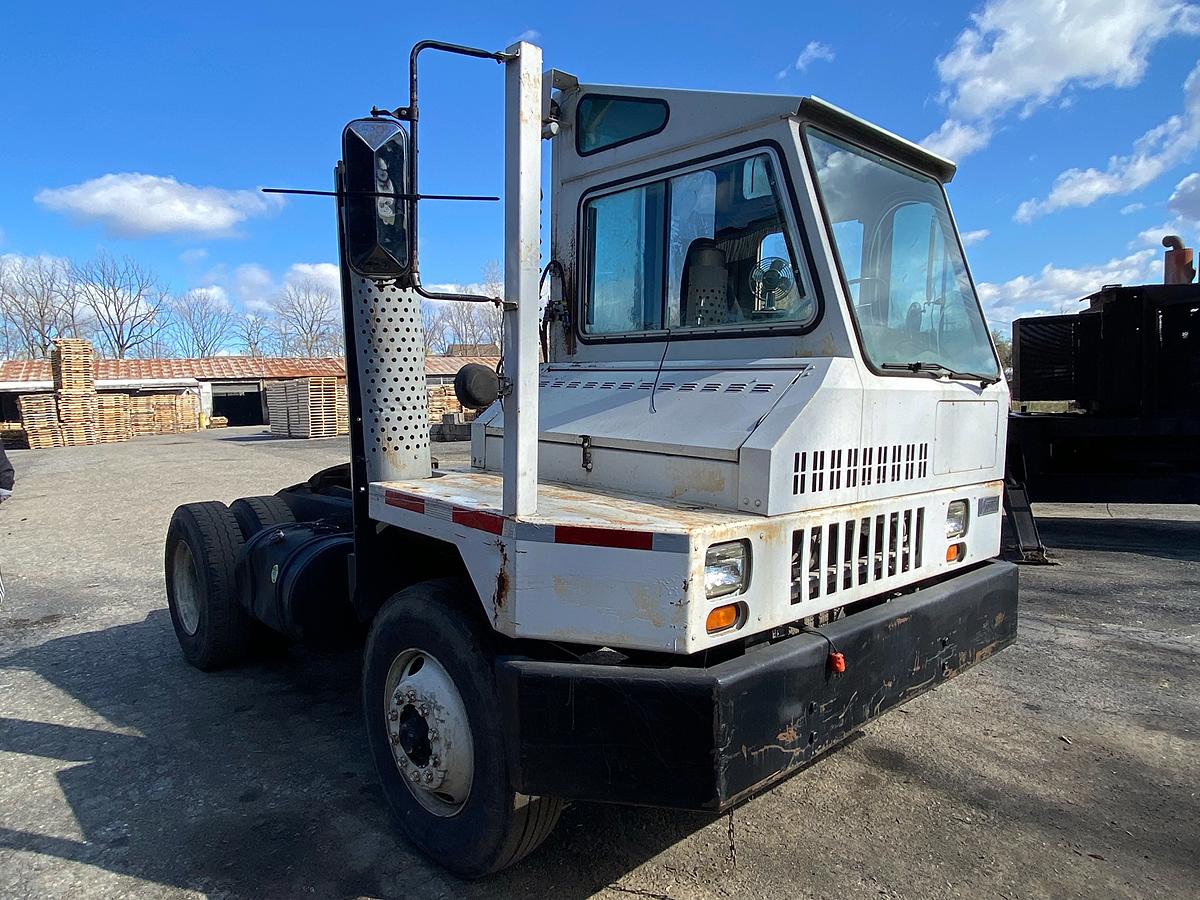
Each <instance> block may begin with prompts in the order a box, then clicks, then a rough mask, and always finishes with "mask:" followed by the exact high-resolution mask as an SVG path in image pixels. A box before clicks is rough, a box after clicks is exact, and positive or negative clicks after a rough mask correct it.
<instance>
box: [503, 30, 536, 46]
mask: <svg viewBox="0 0 1200 900" xmlns="http://www.w3.org/2000/svg"><path fill="white" fill-rule="evenodd" d="M541 39H542V33H541V32H540V31H538V30H537V29H536V28H526V29H525V30H524V31H522V32H521V33H520V34H518V35H517V36H516V37H515V38H513V39H512V40H511V41H509V43H510V44H515V43H516V42H517V41H528V42H529V43H530V44H536V43H537V42H538V41H540V40H541Z"/></svg>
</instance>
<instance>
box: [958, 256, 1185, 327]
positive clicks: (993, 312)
mask: <svg viewBox="0 0 1200 900" xmlns="http://www.w3.org/2000/svg"><path fill="white" fill-rule="evenodd" d="M1159 254H1160V251H1159V250H1154V249H1146V250H1138V251H1136V252H1134V253H1131V254H1130V255H1128V256H1126V257H1123V258H1120V259H1110V260H1109V261H1108V262H1106V263H1100V264H1098V265H1091V266H1082V267H1080V268H1076V269H1072V268H1067V267H1065V266H1056V265H1054V264H1053V263H1049V264H1047V265H1045V266H1043V267H1042V269H1041V271H1039V272H1038V273H1037V274H1035V275H1020V276H1018V277H1016V278H1013V279H1010V280H1009V281H1006V282H1004V283H1003V284H992V283H990V282H986V281H985V282H980V283H979V284H978V285H976V287H977V289H978V291H979V300H980V302H982V303H983V308H984V312H985V314H986V315H987V318H988V321H989V322H990V323H991V324H992V325H995V326H1005V325H1008V323H1010V322H1011V321H1012V320H1013V319H1016V318H1019V317H1021V316H1030V315H1046V314H1048V313H1072V312H1078V311H1079V310H1080V309H1081V308H1082V306H1081V305H1080V304H1079V303H1078V301H1079V300H1080V299H1082V298H1083V297H1086V296H1087V295H1088V294H1091V293H1094V292H1095V291H1098V290H1099V289H1100V288H1101V287H1102V286H1103V285H1106V284H1146V283H1149V282H1153V281H1158V280H1161V277H1162V272H1161V263H1160V260H1161V256H1160V255H1159Z"/></svg>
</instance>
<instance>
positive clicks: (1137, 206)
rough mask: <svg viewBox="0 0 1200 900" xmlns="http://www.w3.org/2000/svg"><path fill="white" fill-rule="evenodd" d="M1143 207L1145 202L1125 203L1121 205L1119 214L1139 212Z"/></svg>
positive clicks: (1126, 214) (1125, 214)
mask: <svg viewBox="0 0 1200 900" xmlns="http://www.w3.org/2000/svg"><path fill="white" fill-rule="evenodd" d="M1145 208H1146V204H1145V203H1127V204H1126V205H1125V206H1122V207H1121V215H1123V216H1128V215H1131V214H1132V213H1135V212H1141V211H1142V210H1143V209H1145Z"/></svg>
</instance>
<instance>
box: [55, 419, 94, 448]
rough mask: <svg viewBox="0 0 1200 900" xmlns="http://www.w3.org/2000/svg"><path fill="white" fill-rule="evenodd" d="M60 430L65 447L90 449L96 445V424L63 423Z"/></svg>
mask: <svg viewBox="0 0 1200 900" xmlns="http://www.w3.org/2000/svg"><path fill="white" fill-rule="evenodd" d="M59 428H60V429H61V431H62V445H63V446H64V447H90V446H91V445H92V444H94V443H96V423H95V422H63V423H62V424H61V425H59Z"/></svg>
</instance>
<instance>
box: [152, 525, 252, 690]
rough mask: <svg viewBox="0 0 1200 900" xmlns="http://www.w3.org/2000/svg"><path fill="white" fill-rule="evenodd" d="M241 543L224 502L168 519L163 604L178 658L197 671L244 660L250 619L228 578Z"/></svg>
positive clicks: (250, 624) (232, 574)
mask: <svg viewBox="0 0 1200 900" xmlns="http://www.w3.org/2000/svg"><path fill="white" fill-rule="evenodd" d="M242 542H243V541H242V532H241V529H240V528H239V527H238V522H237V519H236V518H235V517H234V515H233V513H232V512H230V511H229V508H228V507H226V506H225V504H224V503H218V502H216V501H210V502H207V503H186V504H184V505H183V506H180V507H179V508H178V509H176V510H175V514H174V515H173V516H171V524H170V526H169V527H168V528H167V546H166V554H165V559H164V569H165V572H166V581H167V605H168V606H169V608H170V610H171V624H172V625H174V626H175V637H176V638H178V640H179V646H180V649H182V650H183V656H184V658H185V659H186V660H187V661H188V662H189V663H191V664H192V665H193V666H195V667H196V668H197V669H202V670H204V671H211V670H213V669H219V668H222V667H223V666H228V665H230V664H232V663H235V662H238V661H239V660H241V659H242V658H243V657H244V656H245V653H246V646H247V642H248V640H249V637H250V632H251V626H252V624H253V620H252V619H251V618H250V615H249V614H248V613H247V612H246V610H245V609H244V608H243V607H242V605H241V604H240V603H239V602H238V599H237V582H236V580H235V578H234V564H235V563H236V561H237V555H238V551H239V550H240V549H241V547H242Z"/></svg>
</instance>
